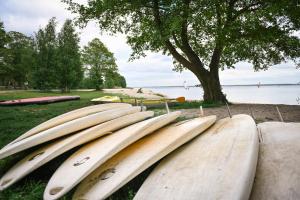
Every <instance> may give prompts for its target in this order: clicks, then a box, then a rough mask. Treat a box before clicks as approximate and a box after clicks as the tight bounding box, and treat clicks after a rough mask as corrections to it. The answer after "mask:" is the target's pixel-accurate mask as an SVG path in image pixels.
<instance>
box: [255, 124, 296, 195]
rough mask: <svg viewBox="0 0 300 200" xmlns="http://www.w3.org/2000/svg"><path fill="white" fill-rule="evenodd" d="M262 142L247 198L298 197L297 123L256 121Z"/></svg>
mask: <svg viewBox="0 0 300 200" xmlns="http://www.w3.org/2000/svg"><path fill="white" fill-rule="evenodd" d="M258 130H259V134H260V139H261V143H260V146H259V157H258V165H257V170H256V175H255V181H254V185H253V189H252V193H251V198H250V199H253V200H254V199H261V200H271V199H272V200H273V199H300V123H283V122H264V123H261V124H259V125H258Z"/></svg>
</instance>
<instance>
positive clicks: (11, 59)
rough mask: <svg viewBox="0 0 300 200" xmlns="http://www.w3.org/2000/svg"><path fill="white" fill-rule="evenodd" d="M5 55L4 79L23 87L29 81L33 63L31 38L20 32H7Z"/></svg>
mask: <svg viewBox="0 0 300 200" xmlns="http://www.w3.org/2000/svg"><path fill="white" fill-rule="evenodd" d="M8 37H9V42H8V43H7V55H6V57H5V62H6V66H5V68H4V70H6V77H5V78H6V80H8V81H9V82H10V83H11V84H13V86H19V87H24V83H25V82H27V83H28V81H29V79H30V75H31V74H30V73H31V71H32V66H33V65H34V64H35V62H34V59H32V57H33V55H34V48H33V39H32V38H30V37H27V36H25V35H24V34H22V33H19V32H15V31H10V32H9V33H8Z"/></svg>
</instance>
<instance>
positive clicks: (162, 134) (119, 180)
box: [73, 116, 216, 200]
mask: <svg viewBox="0 0 300 200" xmlns="http://www.w3.org/2000/svg"><path fill="white" fill-rule="evenodd" d="M215 121H216V116H208V117H203V118H195V119H191V120H186V121H183V122H178V123H175V124H172V125H169V126H167V127H165V128H162V129H160V130H158V131H156V132H154V133H152V134H151V135H148V136H146V137H144V138H142V139H141V140H139V141H137V142H136V143H134V144H132V145H130V146H128V147H127V148H125V149H124V150H122V151H121V152H120V153H118V154H116V155H115V156H114V157H112V158H111V159H109V160H108V161H107V162H105V163H104V164H103V165H101V166H100V167H99V168H97V169H96V170H95V171H93V172H92V173H91V174H90V175H89V176H87V177H86V178H85V179H84V180H83V181H82V182H81V183H80V184H79V186H78V187H77V190H76V192H75V194H74V196H73V199H74V200H79V199H94V200H96V199H106V198H108V197H109V196H110V195H111V194H112V193H114V192H115V191H117V190H118V189H119V188H121V187H122V186H123V185H125V184H126V183H128V182H129V181H130V180H131V179H133V178H134V177H135V176H137V175H138V174H139V173H141V172H143V171H144V170H145V169H147V168H148V167H150V166H151V165H152V164H154V163H155V162H157V161H159V160H160V159H161V158H163V157H164V156H166V155H167V154H168V153H170V152H172V151H173V150H175V149H177V148H178V147H179V146H181V145H182V144H184V143H186V142H187V141H189V140H191V139H192V138H194V137H196V136H197V135H199V134H200V133H202V132H203V131H204V130H206V129H207V128H208V127H210V126H211V125H212V124H213V123H214V122H215Z"/></svg>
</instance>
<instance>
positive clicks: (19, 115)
mask: <svg viewBox="0 0 300 200" xmlns="http://www.w3.org/2000/svg"><path fill="white" fill-rule="evenodd" d="M58 95H62V94H61V93H60V92H47V93H44V92H36V91H18V92H7V93H0V100H10V99H19V98H31V97H41V96H58ZM67 95H79V96H80V97H81V98H80V100H75V101H67V102H60V103H53V104H44V105H27V106H13V107H0V147H3V146H4V145H6V144H7V143H9V142H10V141H12V140H13V139H15V138H17V137H18V136H19V135H21V134H23V133H24V132H26V131H27V130H29V129H31V128H32V127H34V126H36V125H38V124H40V123H42V122H44V121H46V120H48V119H50V118H53V117H55V116H57V115H60V114H63V113H66V112H68V111H71V110H74V109H77V108H81V107H84V106H88V105H92V103H91V102H90V100H91V99H92V98H97V97H101V96H105V95H107V94H104V93H102V92H99V91H92V92H71V93H69V94H67ZM200 105H202V106H203V107H211V106H218V105H216V104H203V103H202V102H199V101H194V102H185V103H182V104H180V105H177V106H175V107H171V110H176V109H187V108H199V106H200ZM153 110H154V112H155V114H156V115H160V114H164V113H165V112H166V111H165V109H164V108H161V109H158V108H156V109H153ZM183 119H184V118H180V119H179V120H183ZM33 149H34V148H32V149H29V150H27V151H24V152H20V153H18V154H16V155H12V156H9V157H8V158H5V159H1V160H0V176H2V175H3V174H4V173H5V172H6V171H7V170H8V169H9V168H10V167H12V166H13V165H14V164H15V163H16V162H17V161H19V160H20V159H22V158H23V157H24V156H25V155H26V154H28V153H29V152H31V151H32V150H33ZM75 150H76V149H75ZM75 150H72V151H69V152H67V153H65V154H63V155H61V156H59V157H58V158H56V159H54V160H52V161H51V162H49V163H47V164H46V165H44V166H42V167H40V168H39V169H37V170H35V171H34V172H32V173H31V174H30V175H28V176H26V177H25V178H23V179H22V180H21V181H19V182H18V183H16V184H15V185H13V186H11V187H10V188H8V189H6V190H4V191H2V192H0V200H2V199H23V200H37V199H41V198H42V196H43V191H44V189H45V186H46V184H47V181H48V180H49V179H50V177H51V174H53V173H54V172H55V170H56V169H57V168H58V167H59V165H60V164H61V163H62V162H63V161H64V160H65V159H66V158H67V157H68V156H70V155H71V154H72V153H73V152H74V151H75ZM151 169H152V168H150V169H148V170H146V171H145V172H144V173H142V174H140V175H139V176H138V177H136V178H135V179H133V180H132V181H131V182H130V183H128V184H127V185H125V186H124V187H123V188H121V189H120V190H119V191H118V192H116V193H115V194H114V195H112V196H111V197H110V198H109V199H111V200H118V199H132V198H133V196H134V194H135V192H136V191H137V189H138V187H139V186H140V185H141V184H142V182H143V181H144V180H145V178H146V177H147V175H148V174H149V173H150V171H151ZM71 197H72V191H71V192H69V193H68V194H67V195H66V196H64V197H63V198H62V199H71Z"/></svg>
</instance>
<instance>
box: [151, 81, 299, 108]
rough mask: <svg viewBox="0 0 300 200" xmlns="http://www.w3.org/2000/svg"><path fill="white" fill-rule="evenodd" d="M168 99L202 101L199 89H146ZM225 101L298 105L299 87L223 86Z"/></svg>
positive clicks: (200, 89)
mask: <svg viewBox="0 0 300 200" xmlns="http://www.w3.org/2000/svg"><path fill="white" fill-rule="evenodd" d="M148 88H149V89H151V90H152V91H154V92H158V93H162V94H165V95H167V96H169V97H170V98H176V97H179V96H185V98H186V99H189V100H201V99H203V98H202V96H203V90H202V88H201V87H189V89H185V88H184V87H180V86H178V87H167V86H166V87H148ZM223 92H224V93H225V94H226V96H227V99H228V100H229V101H230V102H233V103H263V104H286V105H300V85H261V86H260V87H257V86H256V85H249V86H248V85H247V86H223Z"/></svg>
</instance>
